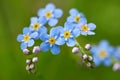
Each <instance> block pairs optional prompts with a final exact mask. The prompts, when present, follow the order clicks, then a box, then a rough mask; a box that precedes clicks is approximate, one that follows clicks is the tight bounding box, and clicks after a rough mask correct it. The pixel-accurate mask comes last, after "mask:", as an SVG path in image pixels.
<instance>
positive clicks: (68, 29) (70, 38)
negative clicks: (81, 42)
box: [56, 22, 80, 47]
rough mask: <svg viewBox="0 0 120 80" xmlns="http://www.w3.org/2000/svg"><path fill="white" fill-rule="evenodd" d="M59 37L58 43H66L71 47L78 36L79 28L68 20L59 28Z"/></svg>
mask: <svg viewBox="0 0 120 80" xmlns="http://www.w3.org/2000/svg"><path fill="white" fill-rule="evenodd" d="M59 31H60V37H59V38H58V40H57V42H56V43H57V44H58V45H63V44H64V43H66V44H67V46H69V47H73V46H74V45H75V44H76V41H75V37H77V36H79V34H80V31H79V29H76V28H75V25H74V24H72V23H69V22H66V23H65V24H64V28H62V27H61V28H60V29H59V30H58V32H59Z"/></svg>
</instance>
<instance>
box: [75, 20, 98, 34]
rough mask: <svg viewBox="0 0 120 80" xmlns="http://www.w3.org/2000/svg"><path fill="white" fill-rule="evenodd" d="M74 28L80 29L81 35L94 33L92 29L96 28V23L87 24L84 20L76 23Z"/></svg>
mask: <svg viewBox="0 0 120 80" xmlns="http://www.w3.org/2000/svg"><path fill="white" fill-rule="evenodd" d="M76 28H78V29H79V30H80V34H81V35H84V36H87V35H95V32H93V30H95V29H96V25H95V24H94V23H89V24H87V23H86V22H83V23H80V24H78V25H77V26H76Z"/></svg>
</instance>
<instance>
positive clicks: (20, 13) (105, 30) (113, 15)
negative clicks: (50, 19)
mask: <svg viewBox="0 0 120 80" xmlns="http://www.w3.org/2000/svg"><path fill="white" fill-rule="evenodd" d="M47 3H54V4H55V5H56V7H57V8H61V9H63V11H64V15H63V17H62V18H61V19H60V22H59V25H63V23H64V22H65V21H66V17H67V16H69V13H68V11H69V10H70V9H71V8H77V9H78V10H79V11H80V12H83V13H84V14H85V16H86V18H87V19H88V22H93V23H95V24H96V25H97V29H96V30H95V32H96V35H95V36H87V37H85V36H80V37H79V38H78V41H79V43H80V44H81V45H82V46H84V45H85V44H86V43H91V44H98V42H99V41H100V40H102V39H106V40H108V41H109V42H110V44H111V45H113V46H118V45H120V40H119V39H120V38H119V37H120V22H119V21H120V0H0V80H113V79H114V80H119V79H120V76H119V75H120V72H114V71H112V66H111V67H104V66H99V67H97V68H95V69H93V70H91V69H88V68H86V67H81V66H80V65H79V64H78V62H77V60H76V57H75V56H74V54H72V53H71V48H68V47H66V46H62V47H61V53H60V54H59V55H57V56H55V55H52V54H51V53H50V52H47V53H42V52H41V53H40V54H39V55H38V57H39V62H38V63H37V72H36V74H28V73H27V71H26V70H25V66H26V64H25V60H26V56H24V55H23V53H22V51H21V49H20V47H19V46H20V43H18V42H17V41H16V37H17V35H18V34H20V33H22V29H23V27H25V26H29V24H30V18H31V17H32V16H37V11H38V9H40V8H43V7H45V5H46V4H47Z"/></svg>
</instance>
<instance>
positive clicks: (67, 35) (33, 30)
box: [17, 3, 96, 71]
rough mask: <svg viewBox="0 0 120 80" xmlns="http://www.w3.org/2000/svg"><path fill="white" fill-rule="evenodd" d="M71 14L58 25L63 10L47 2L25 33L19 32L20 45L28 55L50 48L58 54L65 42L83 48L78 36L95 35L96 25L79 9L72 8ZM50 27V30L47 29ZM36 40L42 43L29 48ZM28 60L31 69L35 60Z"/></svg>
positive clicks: (32, 19)
mask: <svg viewBox="0 0 120 80" xmlns="http://www.w3.org/2000/svg"><path fill="white" fill-rule="evenodd" d="M69 14H70V16H69V17H68V18H67V19H66V22H65V23H64V24H63V26H56V25H57V23H58V19H59V18H61V17H62V15H63V11H62V10H61V9H59V8H56V7H55V5H54V4H52V3H49V4H47V5H46V7H45V8H42V9H39V10H38V16H37V17H32V18H31V19H30V25H29V27H25V28H24V29H23V34H19V35H18V37H17V41H18V42H21V46H20V47H21V49H22V50H23V52H24V53H25V54H27V55H28V54H31V53H38V52H39V51H43V52H47V51H48V50H50V51H51V53H52V54H53V55H57V54H59V53H60V47H59V46H61V45H64V44H66V45H67V46H68V47H74V46H76V48H78V46H79V48H78V49H79V50H81V48H80V45H79V43H78V42H77V40H76V38H77V37H78V36H80V35H84V36H87V35H95V33H94V32H93V30H95V28H96V25H95V24H93V23H87V19H86V18H85V16H84V15H83V14H82V13H80V12H79V11H77V9H74V8H73V9H71V10H70V11H69ZM48 27H50V31H49V29H47V28H48ZM36 41H42V43H39V44H37V45H39V46H37V47H36V46H35V47H34V48H33V51H32V52H31V51H30V50H29V49H31V47H33V46H34V45H35V44H36V43H35V42H36ZM76 53H77V52H76ZM82 53H83V52H82ZM80 54H81V53H80ZM83 54H86V53H83ZM90 58H91V57H90ZM37 60H38V58H37ZM85 60H86V59H85ZM27 61H30V64H28V63H27V64H28V65H27V68H26V69H27V70H28V71H30V70H31V69H30V65H31V64H32V66H33V63H34V62H32V60H27ZM88 61H90V62H92V60H89V57H88Z"/></svg>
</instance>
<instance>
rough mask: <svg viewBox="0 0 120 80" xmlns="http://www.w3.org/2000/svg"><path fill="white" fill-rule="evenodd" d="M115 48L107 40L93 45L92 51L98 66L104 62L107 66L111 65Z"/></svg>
mask: <svg viewBox="0 0 120 80" xmlns="http://www.w3.org/2000/svg"><path fill="white" fill-rule="evenodd" d="M113 52H114V48H113V47H111V46H110V45H109V43H108V42H107V41H106V40H103V41H101V42H100V43H99V45H98V46H93V47H92V49H91V51H90V53H91V54H92V55H93V58H94V62H95V64H96V66H99V65H100V64H101V63H103V64H104V65H105V66H110V65H111V64H112V62H111V56H112V55H113Z"/></svg>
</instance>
